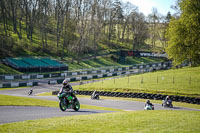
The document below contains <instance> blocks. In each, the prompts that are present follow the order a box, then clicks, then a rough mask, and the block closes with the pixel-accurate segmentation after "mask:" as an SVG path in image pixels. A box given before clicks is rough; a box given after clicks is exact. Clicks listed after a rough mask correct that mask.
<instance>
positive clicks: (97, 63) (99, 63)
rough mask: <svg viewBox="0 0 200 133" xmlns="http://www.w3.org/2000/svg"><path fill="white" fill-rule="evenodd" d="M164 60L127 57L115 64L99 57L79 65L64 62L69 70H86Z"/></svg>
mask: <svg viewBox="0 0 200 133" xmlns="http://www.w3.org/2000/svg"><path fill="white" fill-rule="evenodd" d="M162 61H164V59H162V58H150V57H141V58H138V57H136V58H132V57H127V58H126V60H125V61H124V62H116V61H113V60H112V59H111V58H110V57H101V58H96V59H90V60H85V61H81V62H80V63H79V64H77V63H73V64H72V63H71V62H66V64H68V65H69V70H77V69H87V68H98V67H110V66H121V67H123V66H128V65H135V64H141V63H155V62H162Z"/></svg>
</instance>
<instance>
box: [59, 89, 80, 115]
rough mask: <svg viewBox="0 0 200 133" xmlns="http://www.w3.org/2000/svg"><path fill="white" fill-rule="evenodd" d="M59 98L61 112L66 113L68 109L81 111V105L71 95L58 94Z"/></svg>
mask: <svg viewBox="0 0 200 133" xmlns="http://www.w3.org/2000/svg"><path fill="white" fill-rule="evenodd" d="M57 97H58V98H59V100H60V102H59V107H60V110H62V111H65V110H66V109H74V110H75V111H78V110H79V109H80V103H79V101H78V99H77V98H75V97H72V96H71V94H70V93H62V94H58V95H57Z"/></svg>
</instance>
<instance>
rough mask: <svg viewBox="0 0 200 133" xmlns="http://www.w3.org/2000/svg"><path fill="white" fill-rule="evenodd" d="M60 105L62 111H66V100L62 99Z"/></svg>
mask: <svg viewBox="0 0 200 133" xmlns="http://www.w3.org/2000/svg"><path fill="white" fill-rule="evenodd" d="M59 107H60V110H62V111H65V110H66V109H67V106H66V105H65V104H64V100H60V103H59Z"/></svg>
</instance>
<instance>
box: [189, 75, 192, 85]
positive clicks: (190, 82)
mask: <svg viewBox="0 0 200 133" xmlns="http://www.w3.org/2000/svg"><path fill="white" fill-rule="evenodd" d="M191 82H192V79H191V76H190V80H189V84H191Z"/></svg>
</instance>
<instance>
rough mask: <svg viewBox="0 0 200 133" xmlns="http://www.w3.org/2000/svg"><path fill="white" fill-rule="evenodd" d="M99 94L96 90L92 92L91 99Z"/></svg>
mask: <svg viewBox="0 0 200 133" xmlns="http://www.w3.org/2000/svg"><path fill="white" fill-rule="evenodd" d="M98 96H99V94H98V93H97V92H96V90H95V91H94V92H93V93H92V99H95V98H97V97H98Z"/></svg>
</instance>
